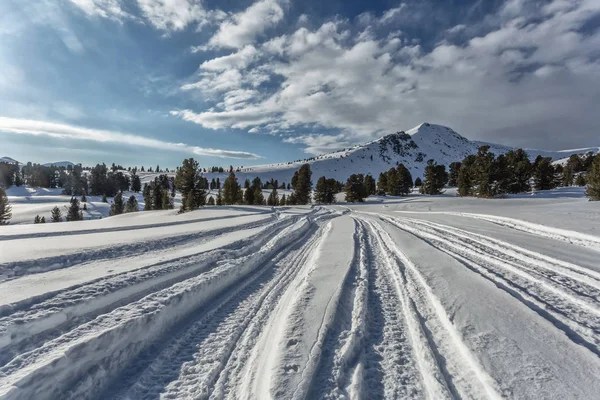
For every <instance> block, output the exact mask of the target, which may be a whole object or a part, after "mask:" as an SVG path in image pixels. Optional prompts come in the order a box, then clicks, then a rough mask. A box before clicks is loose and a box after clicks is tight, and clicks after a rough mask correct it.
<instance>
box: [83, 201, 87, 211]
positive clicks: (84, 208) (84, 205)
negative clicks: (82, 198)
mask: <svg viewBox="0 0 600 400" xmlns="http://www.w3.org/2000/svg"><path fill="white" fill-rule="evenodd" d="M83 211H87V203H84V204H83Z"/></svg>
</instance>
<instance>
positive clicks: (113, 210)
mask: <svg viewBox="0 0 600 400" xmlns="http://www.w3.org/2000/svg"><path fill="white" fill-rule="evenodd" d="M124 210H125V204H124V203H123V193H122V192H119V193H117V195H116V196H115V198H114V199H113V203H112V204H111V205H110V211H109V212H108V215H111V216H112V215H119V214H123V211H124Z"/></svg>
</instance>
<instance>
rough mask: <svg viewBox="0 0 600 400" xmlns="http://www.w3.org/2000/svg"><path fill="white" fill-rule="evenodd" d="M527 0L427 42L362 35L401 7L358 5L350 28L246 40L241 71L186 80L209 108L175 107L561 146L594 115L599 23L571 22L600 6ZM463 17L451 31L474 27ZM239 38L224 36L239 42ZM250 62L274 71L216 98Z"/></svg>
mask: <svg viewBox="0 0 600 400" xmlns="http://www.w3.org/2000/svg"><path fill="white" fill-rule="evenodd" d="M536 4H537V2H535V1H533V0H531V1H530V0H519V1H516V0H511V1H510V2H507V3H506V4H505V6H504V8H503V10H502V12H501V13H500V16H499V17H497V18H499V20H498V21H497V22H498V24H497V26H496V28H494V29H491V28H490V29H491V30H488V32H484V33H483V34H481V35H480V36H477V37H471V38H470V40H469V41H468V42H466V43H464V44H462V45H460V46H458V45H452V44H449V43H448V42H446V41H441V42H440V43H439V44H437V45H436V46H435V47H434V48H433V49H432V50H431V51H429V52H425V51H424V50H423V48H422V47H420V46H418V45H415V44H414V43H413V41H411V40H410V38H405V37H404V36H400V37H398V35H387V33H386V35H387V36H385V35H384V36H381V35H379V36H377V32H378V31H377V30H376V29H374V30H373V31H371V32H373V33H372V34H371V33H370V34H368V35H367V34H362V35H361V33H362V32H365V31H366V30H367V29H369V26H381V25H382V24H383V22H385V21H387V20H389V18H392V17H394V18H395V17H397V16H399V15H400V14H402V15H403V14H404V13H405V10H402V12H400V10H396V9H393V10H390V11H388V12H386V13H384V14H383V17H381V18H379V19H376V18H375V17H373V16H372V15H371V16H370V17H369V18H366V17H364V18H362V19H361V21H362V22H360V21H359V22H360V23H361V24H363V23H368V24H370V25H367V26H363V25H361V29H360V30H358V29H351V28H349V27H348V23H349V22H348V21H343V20H336V21H330V22H326V23H324V24H323V25H322V26H321V27H319V28H318V29H316V30H310V29H307V28H305V27H301V28H299V29H297V30H296V31H295V32H293V33H290V34H286V35H282V36H278V37H271V38H268V40H266V41H265V42H264V43H263V45H262V46H258V45H256V46H255V49H256V50H257V53H255V54H253V58H252V64H247V66H246V67H245V68H242V67H240V68H239V69H236V70H235V71H236V72H235V75H236V76H237V77H238V78H239V79H237V80H235V81H234V84H231V85H229V88H227V86H228V85H223V81H224V80H225V79H224V78H225V76H226V73H230V72H229V71H224V72H221V71H212V72H213V73H214V75H211V77H210V79H208V77H207V76H204V78H203V80H201V81H200V82H202V83H201V84H200V82H199V83H196V84H192V85H195V86H194V87H195V88H197V89H200V90H202V91H204V92H206V93H208V94H212V95H215V94H217V95H218V96H220V98H218V99H217V102H216V104H215V107H214V108H212V109H210V110H208V111H205V112H201V113H193V112H191V111H189V112H188V113H187V114H185V117H184V115H183V114H178V115H179V116H180V117H182V118H185V119H186V120H188V121H191V122H195V123H198V124H201V125H203V126H205V127H208V128H211V129H221V128H226V127H239V128H244V129H252V130H253V131H260V132H269V131H271V132H272V131H275V130H278V129H303V128H310V127H315V126H316V127H317V128H318V127H323V128H328V129H338V130H341V131H344V132H345V136H344V138H345V140H346V141H348V142H356V141H359V140H365V139H370V138H372V137H373V136H374V135H379V134H381V133H382V132H389V131H395V130H399V129H406V128H409V127H411V126H414V125H416V124H418V123H420V122H423V121H425V120H427V121H435V122H438V123H444V124H448V125H450V126H452V127H454V128H455V129H456V130H457V131H459V132H463V133H465V134H466V135H468V136H472V137H474V138H478V139H488V140H492V139H493V140H499V141H500V142H509V143H512V144H515V145H519V144H520V143H524V144H525V145H531V146H533V145H538V146H547V145H549V143H552V146H553V147H560V146H562V145H563V144H565V143H568V142H570V143H568V144H567V145H573V144H574V141H577V140H579V141H580V142H577V143H579V144H581V145H585V144H587V145H591V144H593V143H591V141H592V140H597V139H595V136H594V135H595V134H596V133H595V132H596V131H597V130H596V126H597V125H598V122H599V121H598V119H597V118H598V117H597V113H596V112H594V111H593V108H594V105H597V104H598V102H599V101H600V89H598V88H597V85H593V84H590V83H591V82H598V81H600V62H599V61H598V55H599V53H598V49H599V48H600V32H598V31H597V30H596V31H589V32H586V33H585V34H583V33H579V32H580V31H581V29H582V27H583V26H584V25H585V24H586V22H587V21H589V20H590V19H591V18H593V17H594V16H595V15H598V14H599V13H600V3H598V2H597V1H592V0H587V1H585V0H584V1H580V2H577V3H574V2H569V4H567V3H565V2H564V1H562V0H555V1H553V2H550V3H548V5H547V7H545V8H543V9H541V8H540V7H537V6H536ZM409 11H410V10H407V11H406V12H407V13H409ZM495 21H496V20H495ZM416 23H417V22H416ZM222 27H223V26H222ZM468 28H469V27H465V28H463V27H462V26H461V27H460V28H458V26H455V27H454V28H452V29H451V31H453V30H454V31H458V30H461V31H463V32H464V33H465V34H467V33H468V32H471V31H478V32H479V30H470V29H468ZM350 32H355V33H353V34H351V33H350ZM448 34H451V33H448ZM240 43H241V42H236V41H233V42H231V44H232V47H237V48H242V47H243V45H241V44H240ZM244 43H245V42H244ZM234 44H235V45H234ZM236 54H237V53H236ZM274 55H276V56H277V58H276V59H275V60H274V59H273V56H274ZM217 60H218V59H217ZM277 60H281V61H277ZM215 62H216V63H218V62H221V61H218V62H217V61H215ZM210 63H211V61H209V62H207V65H210ZM231 65H232V66H235V64H231ZM238 65H239V64H238ZM257 71H260V74H259V76H262V77H263V79H276V80H277V81H278V82H281V83H280V84H279V85H277V86H273V87H270V89H267V90H264V89H261V91H260V94H256V93H253V96H254V97H252V98H245V99H244V101H243V102H240V103H233V104H235V109H232V103H231V102H229V103H228V102H227V101H225V99H227V98H228V97H229V94H228V92H229V91H236V93H237V91H240V90H248V89H253V88H254V89H253V90H256V89H255V88H256V86H253V87H251V85H250V82H249V80H248V77H249V76H251V75H253V74H257ZM265 75H266V76H267V77H266V78H265ZM269 77H270V78H269ZM544 77H545V79H542V78H544ZM233 97H235V96H233ZM240 104H241V105H240ZM557 120H559V121H560V122H559V123H557ZM569 126H570V127H571V129H572V130H573V131H575V133H573V134H571V135H564V133H563V132H562V131H561V129H563V128H566V129H568V128H567V127H569ZM267 127H268V128H267ZM519 127H526V129H527V132H530V134H527V133H525V134H524V133H523V131H522V130H520V129H519ZM567 136H568V137H567ZM504 137H506V139H504ZM331 138H334V139H331ZM337 139H339V137H338V136H337V135H329V136H328V135H308V136H306V135H304V136H301V138H289V139H286V140H288V141H292V142H294V143H298V144H303V145H305V146H307V149H311V150H310V151H316V150H318V149H320V150H323V149H326V148H329V147H333V146H334V145H333V143H334V141H335V140H337ZM585 140H587V142H586V143H583V141H585ZM519 141H520V142H519ZM579 144H578V145H579Z"/></svg>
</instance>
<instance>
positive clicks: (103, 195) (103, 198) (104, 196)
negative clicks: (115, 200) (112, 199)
mask: <svg viewBox="0 0 600 400" xmlns="http://www.w3.org/2000/svg"><path fill="white" fill-rule="evenodd" d="M102 202H103V203H108V199H107V198H106V194H102Z"/></svg>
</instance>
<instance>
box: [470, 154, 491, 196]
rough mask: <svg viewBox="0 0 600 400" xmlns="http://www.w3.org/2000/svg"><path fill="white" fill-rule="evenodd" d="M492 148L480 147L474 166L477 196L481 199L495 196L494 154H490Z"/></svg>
mask: <svg viewBox="0 0 600 400" xmlns="http://www.w3.org/2000/svg"><path fill="white" fill-rule="evenodd" d="M489 149H490V146H480V147H479V149H478V150H477V155H476V156H475V163H474V164H473V167H472V168H474V169H473V180H474V182H473V183H474V184H475V187H476V189H475V194H476V195H477V196H479V197H492V196H494V195H495V191H494V187H493V182H494V164H495V157H494V154H492V153H490V152H489Z"/></svg>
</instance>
